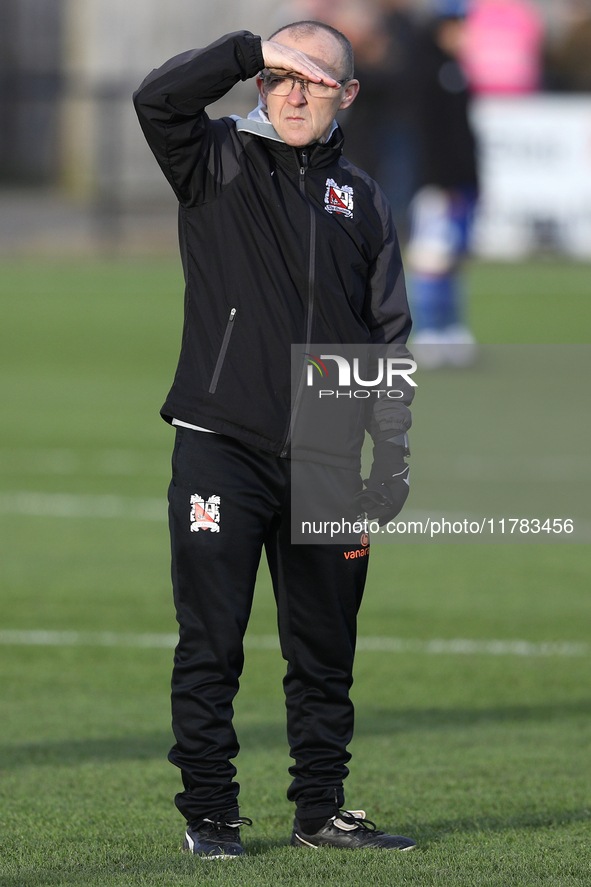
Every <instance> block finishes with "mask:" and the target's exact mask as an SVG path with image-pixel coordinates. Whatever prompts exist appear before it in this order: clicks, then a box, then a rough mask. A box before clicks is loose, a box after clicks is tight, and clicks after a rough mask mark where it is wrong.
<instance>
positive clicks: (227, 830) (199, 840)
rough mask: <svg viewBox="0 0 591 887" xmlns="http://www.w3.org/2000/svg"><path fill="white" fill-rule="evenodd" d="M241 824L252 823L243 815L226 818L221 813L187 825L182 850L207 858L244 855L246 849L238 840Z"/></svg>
mask: <svg viewBox="0 0 591 887" xmlns="http://www.w3.org/2000/svg"><path fill="white" fill-rule="evenodd" d="M241 825H252V819H247V818H246V817H245V816H241V817H240V818H238V819H226V818H225V817H224V816H223V815H218V814H215V815H214V816H212V817H211V818H210V819H202V820H201V821H200V822H198V823H196V824H194V825H188V826H187V831H186V832H185V838H184V841H183V850H188V851H189V853H193V855H194V856H203V857H206V858H207V859H236V857H238V856H244V854H245V852H246V851H245V849H244V847H243V846H242V843H241V841H240V826H241Z"/></svg>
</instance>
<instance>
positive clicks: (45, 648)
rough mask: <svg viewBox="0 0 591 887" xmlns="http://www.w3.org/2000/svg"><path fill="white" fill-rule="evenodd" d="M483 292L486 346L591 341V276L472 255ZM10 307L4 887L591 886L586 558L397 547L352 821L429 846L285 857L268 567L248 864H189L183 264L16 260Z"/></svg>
mask: <svg viewBox="0 0 591 887" xmlns="http://www.w3.org/2000/svg"><path fill="white" fill-rule="evenodd" d="M470 277H471V281H472V285H473V299H472V318H473V323H474V327H475V329H476V333H477V336H478V338H479V340H480V341H481V342H487V341H488V342H506V343H514V342H547V343H548V342H583V343H586V342H589V341H591V338H590V334H591V314H590V312H589V310H588V279H589V268H588V267H586V266H570V265H568V264H563V263H537V264H535V263H532V264H529V265H524V266H500V265H487V264H474V265H473V266H472V267H471V269H470ZM2 289H3V304H4V305H5V309H4V317H3V330H2V331H3V345H2V353H1V355H0V359H1V370H0V372H1V375H0V390H1V392H2V403H3V407H4V409H3V418H2V436H1V440H0V458H1V478H0V523H1V528H0V529H1V533H0V570H1V576H2V580H1V586H0V613H1V616H0V641H2V643H0V687H1V690H0V720H1V723H2V738H1V740H0V765H1V767H2V779H1V782H0V826H1V828H0V884H1V885H2V887H38V885H39V887H40V885H72V887H79V885H80V887H81V885H107V887H111V885H117V887H119V885H121V887H123V885H148V884H149V885H169V887H181V885H183V887H184V885H195V884H207V885H228V887H232V885H236V887H266V885H273V887H281V885H286V887H287V885H290V887H291V885H295V884H298V883H307V884H311V885H339V887H343V885H360V884H363V885H366V884H367V885H384V887H385V885H391V884H405V885H413V887H414V885H416V887H426V885H462V887H471V885H519V887H523V885H527V887H529V885H535V887H537V885H548V887H558V885H559V887H570V885H588V884H589V882H590V880H591V853H590V851H589V828H590V825H591V796H590V789H591V765H590V758H589V748H590V739H591V729H590V728H591V696H590V693H589V678H590V672H591V667H590V666H591V652H590V651H591V630H590V628H589V624H590V620H589V615H590V609H591V607H590V604H589V586H590V578H591V563H590V560H589V555H588V547H587V546H586V545H564V546H562V545H556V546H540V545H536V546H533V545H519V546H499V545H494V546H481V545H470V546H467V545H466V546H463V545H453V546H429V547H426V546H422V545H414V546H405V545H398V546H395V547H394V546H376V547H375V549H374V551H373V552H372V563H371V567H370V577H371V578H370V581H369V583H368V588H367V592H366V599H365V601H364V605H363V607H362V611H361V618H360V626H359V633H360V636H361V638H363V639H365V642H364V644H362V645H361V649H360V651H359V653H358V656H357V664H356V679H355V685H354V688H353V695H354V699H355V702H356V710H357V727H356V734H355V738H354V740H353V744H352V749H351V750H352V752H353V760H352V764H351V775H350V777H349V779H348V781H347V803H348V804H349V805H350V806H351V807H353V808H354V809H357V808H365V809H366V810H367V812H368V815H369V817H370V818H372V819H375V820H376V822H377V823H378V826H379V827H380V828H386V829H393V830H395V831H397V832H399V833H401V834H409V835H411V836H412V837H414V838H415V839H416V840H417V841H418V844H419V846H418V848H417V849H416V850H415V851H413V852H412V853H408V854H398V855H395V854H388V853H383V852H379V851H367V852H364V853H359V854H348V853H346V852H339V851H330V850H327V851H318V852H305V851H297V850H294V849H291V848H289V847H288V846H287V843H288V839H289V834H290V829H291V815H292V812H291V809H290V807H289V805H288V804H287V802H286V801H285V790H286V787H287V785H288V781H289V777H288V774H287V767H288V766H289V756H288V752H287V747H286V741H285V728H284V710H283V701H282V692H281V677H282V673H283V663H282V660H281V657H280V654H279V652H278V650H276V649H274V648H273V646H272V643H271V642H270V641H269V640H268V639H269V637H272V636H273V635H274V634H275V616H274V606H273V601H272V593H271V589H270V585H269V582H268V577H267V575H266V573H265V572H264V571H263V573H262V575H261V580H260V582H259V586H258V589H257V596H256V601H255V610H254V613H253V617H252V622H251V626H250V629H249V649H248V651H247V664H246V669H245V673H244V677H243V682H242V689H241V693H240V695H239V697H238V700H237V705H236V725H237V729H238V732H239V736H240V739H241V745H242V749H241V752H240V755H239V757H238V759H237V766H238V770H239V779H240V782H241V784H242V793H241V803H242V809H243V812H244V814H245V815H249V816H252V818H253V819H254V820H255V827H253V828H252V829H245V830H244V842H245V846H246V847H247V850H248V852H249V855H248V857H247V858H244V859H240V860H237V861H234V862H228V863H226V862H223V861H210V862H204V861H202V860H199V859H193V858H191V857H187V856H186V855H184V854H181V853H180V852H179V851H180V845H181V840H182V821H181V819H180V817H179V816H178V814H177V813H176V811H175V809H174V807H173V803H172V798H173V795H174V793H175V792H176V791H177V790H178V789H179V777H178V773H177V772H176V770H175V769H174V768H173V767H171V766H170V765H169V764H168V763H167V762H166V753H167V751H168V748H169V746H170V744H171V733H170V725H169V703H168V686H169V672H170V666H171V660H172V648H171V646H170V645H169V644H168V642H167V636H169V635H171V634H173V633H174V631H175V623H174V618H173V614H172V605H171V602H170V592H169V577H168V541H167V533H166V524H165V492H166V486H167V483H168V464H169V451H170V447H171V431H170V429H169V428H168V427H167V426H165V424H164V423H163V422H161V420H159V418H158V415H157V411H158V408H159V406H160V403H161V402H162V401H163V399H164V396H165V394H166V390H167V386H168V384H169V382H170V381H171V379H172V374H173V372H174V365H175V361H176V356H177V350H178V344H179V342H180V315H181V301H182V284H181V280H180V272H179V268H178V263H177V262H176V260H171V261H170V262H168V261H161V262H153V263H142V264H136V263H110V264H103V263H65V264H61V263H60V264H54V265H51V264H49V265H47V264H44V265H41V264H38V265H35V264H34V263H33V264H29V265H27V266H23V265H21V264H16V263H14V264H12V263H5V264H4V266H3V268H2ZM581 407H582V409H583V408H586V407H585V405H584V404H582V405H581ZM39 632H45V634H44V635H41V634H39ZM458 638H460V639H467V640H470V641H471V642H473V643H472V646H471V647H469V648H467V647H464V648H461V647H458V646H457V645H456V646H455V647H454V645H453V644H452V643H451V642H452V641H453V640H454V639H458ZM376 639H378V641H380V643H376ZM397 639H399V640H400V641H409V640H411V641H413V644H414V645H413V644H411V645H410V646H408V645H407V647H406V648H405V647H404V645H399V646H396V643H394V642H393V641H395V640H397ZM516 640H521V641H523V642H524V644H522V645H521V646H519V645H516V644H515V643H514V641H516ZM433 641H440V643H439V644H434V643H432V642H433ZM491 641H496V642H498V643H496V644H491V643H490V642H491ZM372 642H373V647H374V648H372ZM430 642H431V643H430ZM159 644H163V646H159Z"/></svg>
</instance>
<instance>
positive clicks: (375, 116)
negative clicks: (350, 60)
mask: <svg viewBox="0 0 591 887" xmlns="http://www.w3.org/2000/svg"><path fill="white" fill-rule="evenodd" d="M414 7H415V4H414V3H413V2H412V0H376V2H373V3H372V2H369V3H367V2H366V3H361V2H360V0H350V2H344V3H340V4H338V5H337V6H335V7H334V9H333V11H332V15H333V17H332V19H331V22H332V23H333V24H334V26H335V27H337V28H338V29H339V30H341V31H343V33H345V34H347V36H348V37H349V39H350V40H351V42H352V44H353V47H354V49H355V70H356V72H357V77H358V79H359V81H360V83H361V84H362V88H361V90H360V93H359V96H358V98H357V100H356V102H355V104H354V105H352V106H351V108H349V109H348V110H347V111H346V112H345V113H344V114H343V115H342V116H343V124H344V126H345V127H346V131H347V153H348V155H349V156H350V157H351V159H352V160H353V162H354V163H355V164H357V165H358V166H360V167H361V168H362V169H364V170H366V171H367V172H369V174H370V175H371V176H372V178H374V179H375V180H376V181H377V182H378V183H379V185H380V187H381V188H382V189H383V191H384V192H385V194H386V196H387V198H388V200H389V202H390V206H391V207H392V216H393V218H394V222H395V225H396V228H397V230H398V234H399V236H400V238H401V240H402V241H404V240H406V238H407V236H408V207H409V204H410V201H411V199H412V196H413V194H414V192H415V190H416V186H417V162H416V161H417V151H418V133H417V118H416V105H417V99H418V96H417V77H416V73H417V72H416V55H417V51H418V45H419V34H420V31H419V27H418V23H417V17H416V15H415V14H414Z"/></svg>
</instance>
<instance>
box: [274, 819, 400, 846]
mask: <svg viewBox="0 0 591 887" xmlns="http://www.w3.org/2000/svg"><path fill="white" fill-rule="evenodd" d="M289 843H290V844H291V846H292V847H312V848H314V849H315V848H316V847H344V848H346V849H348V850H362V849H363V848H364V847H380V848H381V849H382V850H412V848H413V847H415V846H416V845H415V842H414V841H413V840H412V839H411V838H403V837H402V836H401V835H387V834H386V833H385V832H381V831H379V829H377V828H376V827H375V823H373V822H370V821H369V819H366V818H365V811H364V810H341V811H340V812H339V813H338V814H337V815H336V816H331V817H330V819H329V820H327V822H326V823H325V824H324V825H323V826H322V828H321V829H319V830H318V831H317V832H316V834H314V835H306V834H304V832H303V831H302V829H301V828H300V824H299V822H298V821H297V819H296V820H295V822H294V827H293V832H292V835H291V841H290V842H289Z"/></svg>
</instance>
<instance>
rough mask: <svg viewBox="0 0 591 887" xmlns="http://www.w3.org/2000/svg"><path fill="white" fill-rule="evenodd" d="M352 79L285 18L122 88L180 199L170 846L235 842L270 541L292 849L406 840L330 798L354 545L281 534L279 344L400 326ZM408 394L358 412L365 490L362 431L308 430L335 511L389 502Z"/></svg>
mask: <svg viewBox="0 0 591 887" xmlns="http://www.w3.org/2000/svg"><path fill="white" fill-rule="evenodd" d="M288 75H291V76H288ZM255 76H256V77H257V85H258V88H259V93H260V102H259V107H258V108H257V110H256V111H255V112H253V113H252V114H251V115H249V117H248V118H247V119H239V118H231V117H228V118H222V119H221V120H211V119H210V118H209V117H208V116H207V114H206V112H205V110H204V109H205V107H206V106H207V105H208V104H210V103H211V102H214V101H216V100H217V99H219V98H220V97H221V96H223V95H224V94H225V93H227V92H228V91H229V90H230V89H231V87H232V86H233V85H234V84H235V83H237V82H238V81H239V80H246V79H248V78H253V77H255ZM358 88H359V85H358V82H357V81H356V80H354V79H353V68H352V53H351V52H350V45H349V44H348V41H347V40H346V38H344V37H343V35H341V34H339V32H337V31H334V30H333V29H331V28H329V27H328V26H325V25H321V24H319V23H297V24H296V25H292V26H288V27H287V28H284V29H282V30H281V31H280V32H278V33H277V34H276V35H274V36H273V38H272V39H271V40H269V41H261V38H260V37H257V36H254V35H252V34H250V33H249V32H247V31H240V32H236V33H234V34H229V35H227V36H226V37H223V38H221V39H220V40H218V41H216V42H215V43H213V44H212V45H211V46H209V47H207V48H205V49H201V50H195V51H190V52H186V53H183V54H182V55H179V56H177V57H176V58H174V59H172V60H171V61H169V62H167V63H166V64H165V65H163V66H162V67H161V68H160V69H158V70H156V71H153V72H152V73H151V74H150V75H149V76H148V77H147V78H146V80H145V81H144V83H143V84H142V85H141V87H140V88H139V90H138V91H137V93H136V94H135V96H134V101H135V105H136V109H137V112H138V115H139V118H140V123H141V126H142V129H143V131H144V134H145V136H146V138H147V140H148V143H149V145H150V147H151V149H152V151H153V152H154V154H155V156H156V159H157V160H158V163H159V164H160V166H161V168H162V170H163V172H164V174H165V175H166V177H167V179H168V181H169V182H170V184H171V186H172V188H173V189H174V191H175V193H176V195H177V197H178V200H179V237H180V248H181V256H182V261H183V268H184V274H185V281H186V289H185V324H184V332H183V339H182V347H181V354H180V358H179V364H178V368H177V372H176V376H175V379H174V383H173V386H172V389H171V391H170V393H169V395H168V397H167V399H166V402H165V404H164V406H163V408H162V415H163V417H164V418H165V419H166V420H167V421H169V422H171V423H172V424H173V425H175V426H176V435H177V436H176V441H175V447H174V452H173V478H172V482H171V486H170V491H169V503H170V510H169V514H170V530H171V540H172V578H173V587H174V594H175V604H176V609H177V618H178V622H179V626H180V636H179V644H178V647H177V649H176V653H175V664H174V671H173V679H172V706H173V709H172V710H173V729H174V732H175V738H176V743H175V745H174V747H173V748H172V750H171V752H170V756H169V757H170V760H171V761H172V762H173V763H174V764H176V765H177V766H178V767H180V769H181V771H182V777H183V785H184V791H183V792H181V793H180V794H179V795H177V797H176V804H177V806H178V808H179V810H180V811H181V812H182V813H183V814H184V816H185V818H186V819H187V823H188V827H187V832H186V835H185V842H184V847H185V849H188V850H190V851H192V852H193V853H194V854H196V855H201V856H204V855H206V856H237V855H241V854H242V853H243V852H244V850H243V847H242V845H241V843H240V837H239V828H238V827H239V826H240V825H241V824H244V822H246V821H247V820H245V819H244V818H242V819H241V818H240V817H239V814H238V806H237V796H238V789H239V786H238V784H237V783H236V782H235V781H234V776H235V774H236V770H235V768H234V766H233V764H232V763H231V759H232V758H233V757H235V756H236V754H237V752H238V743H237V739H236V734H235V732H234V729H233V726H232V715H233V709H232V701H233V698H234V696H235V694H236V692H237V689H238V682H239V677H240V674H241V671H242V665H243V647H242V641H243V636H244V633H245V630H246V626H247V622H248V617H249V613H250V608H251V604H252V597H253V590H254V584H255V577H256V572H257V568H258V564H259V559H260V556H261V552H262V549H263V548H265V550H266V555H267V559H268V562H269V567H270V571H271V575H272V579H273V586H274V592H275V596H276V600H277V608H278V621H279V635H280V641H281V648H282V652H283V656H284V658H285V659H286V661H287V663H288V668H287V674H286V677H285V680H284V687H285V694H286V705H287V720H288V738H289V743H290V748H291V755H292V757H293V758H294V761H295V763H294V765H293V766H292V767H291V768H290V773H291V775H292V777H293V781H292V784H291V786H290V789H289V792H288V798H289V799H290V800H292V801H294V802H295V804H296V822H295V825H294V832H293V835H292V844H293V845H294V846H299V847H306V846H318V845H320V844H331V845H333V846H343V847H350V848H357V847H365V846H378V847H383V848H385V849H407V848H410V847H412V846H413V845H414V842H412V841H411V840H410V839H408V838H401V837H397V836H391V835H385V834H384V833H383V832H379V831H377V830H373V829H372V827H371V826H372V823H369V822H368V820H365V819H364V814H363V815H361V813H357V814H356V815H353V814H352V813H350V812H347V811H342V810H340V808H342V807H343V805H344V794H343V779H344V778H345V776H346V775H347V772H348V770H347V767H346V764H347V762H348V760H349V758H350V755H349V754H348V752H347V745H348V743H349V742H350V740H351V736H352V732H353V709H352V704H351V701H350V699H349V688H350V686H351V683H352V666H353V656H354V647H355V625H356V615H357V611H358V608H359V605H360V602H361V597H362V593H363V587H364V584H365V577H366V570H367V562H368V558H367V556H363V557H350V556H348V555H350V551H349V549H351V545H350V544H348V545H346V544H336V545H335V544H319V545H294V544H292V542H291V536H290V507H291V487H290V477H291V468H292V464H295V463H293V460H292V458H290V457H291V456H292V455H293V453H292V450H291V432H292V393H291V371H290V348H291V346H292V344H294V343H304V345H303V348H304V353H309V352H310V351H313V350H314V348H313V345H314V343H332V344H334V345H338V344H343V345H347V344H352V343H360V344H374V345H380V346H383V347H387V346H390V345H396V344H401V343H404V342H405V341H406V339H407V336H408V333H409V331H410V317H409V311H408V305H407V301H406V294H405V287H404V277H403V271H402V265H401V260H400V253H399V248H398V243H397V239H396V233H395V231H394V229H393V226H392V223H391V218H390V213H389V208H388V205H387V202H386V200H385V198H384V197H383V195H382V194H381V192H380V191H379V189H378V188H377V186H376V185H375V183H374V182H373V181H372V180H371V179H369V177H368V176H366V175H365V174H364V173H363V172H361V171H360V170H358V169H356V168H355V167H353V166H352V165H351V164H349V163H348V162H347V161H346V160H344V159H343V158H342V156H341V150H342V143H343V137H342V133H341V131H340V129H339V128H338V127H337V126H336V124H335V123H334V114H335V112H336V111H337V110H338V109H339V108H345V107H347V106H348V105H350V104H351V102H352V101H353V100H354V98H355V96H356V94H357V90H358ZM410 399H411V395H410V394H409V393H408V392H407V393H406V394H405V397H404V398H403V400H402V401H399V402H396V403H393V402H392V403H388V404H385V405H384V404H383V403H381V402H376V403H375V404H372V406H370V408H369V409H368V410H367V421H366V424H367V427H368V430H369V431H370V433H371V434H372V437H373V440H374V444H375V447H374V467H373V469H372V475H371V478H370V482H369V487H370V490H369V499H366V498H364V496H365V493H364V492H361V488H362V483H361V480H360V478H359V472H358V465H359V453H358V448H359V447H358V442H355V441H343V442H342V450H343V451H342V453H340V454H339V453H337V454H336V455H335V454H334V453H333V454H331V453H330V452H328V451H329V450H330V447H327V448H325V449H326V450H327V452H324V453H323V452H322V449H323V447H322V445H320V446H319V447H316V450H318V452H315V453H310V452H308V453H307V455H306V456H305V457H304V459H307V460H308V463H307V464H308V468H309V470H310V472H311V475H310V476H311V477H312V478H313V481H312V482H313V483H314V486H315V491H316V492H318V489H319V488H321V489H322V488H323V486H325V487H326V490H327V495H330V496H332V497H333V499H334V497H335V496H336V498H337V499H340V504H341V505H342V509H343V511H344V513H346V514H348V515H349V516H353V517H354V516H355V515H356V514H358V513H359V511H368V514H369V516H370V517H373V516H375V517H376V518H378V519H380V520H386V519H389V518H390V517H392V516H394V515H395V514H396V513H397V512H398V510H399V509H400V507H401V506H402V503H403V501H404V499H405V497H406V493H407V490H408V486H407V474H408V469H407V466H406V463H405V462H404V459H403V456H404V455H405V454H406V452H407V451H406V448H405V444H404V443H403V441H402V436H403V435H404V433H405V432H406V430H407V429H408V427H409V425H410V413H409V410H408V403H409V402H410ZM351 448H353V450H354V451H355V452H354V453H353V455H352V456H351V455H350V452H351ZM302 464H303V463H302ZM335 478H336V480H335ZM335 489H337V492H336V493H335ZM355 495H357V499H356V502H354V501H353V499H354V497H355ZM357 548H359V543H358V544H357ZM362 553H363V555H367V553H368V549H364V550H363V552H362Z"/></svg>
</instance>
